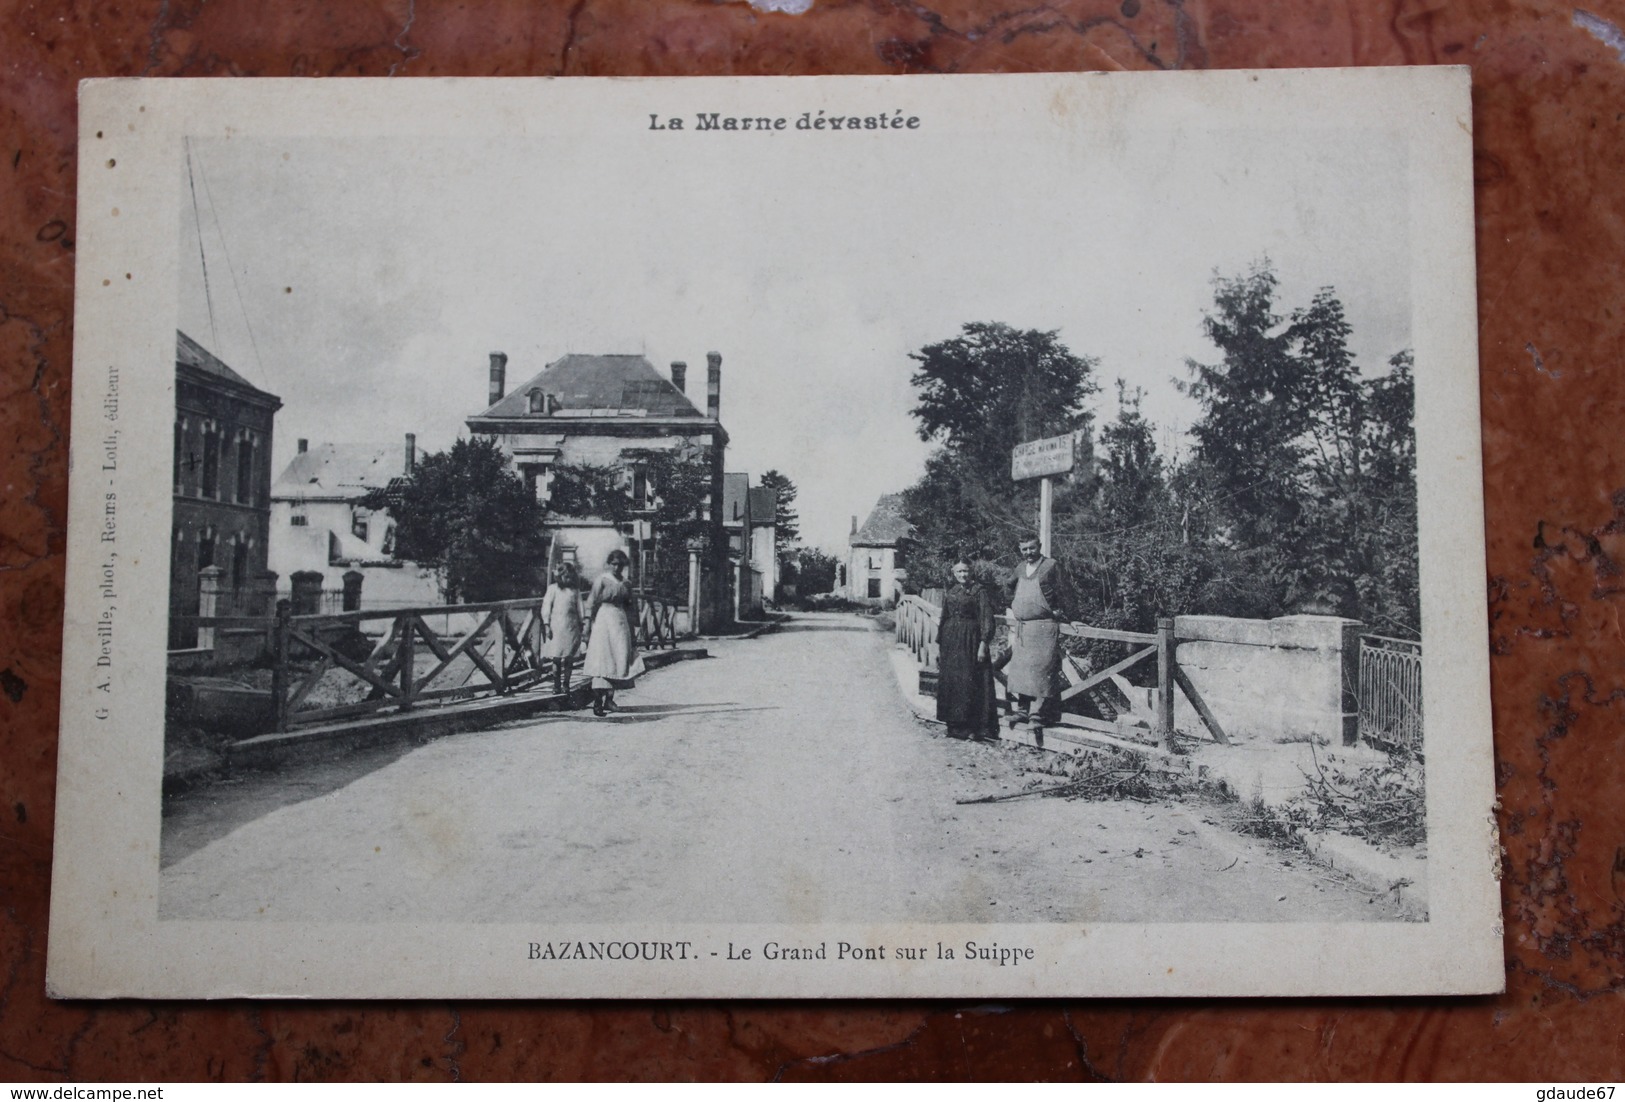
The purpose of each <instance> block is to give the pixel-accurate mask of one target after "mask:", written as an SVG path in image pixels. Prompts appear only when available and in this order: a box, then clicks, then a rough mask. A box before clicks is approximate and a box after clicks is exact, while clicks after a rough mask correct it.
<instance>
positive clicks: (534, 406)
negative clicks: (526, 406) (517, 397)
mask: <svg viewBox="0 0 1625 1102" xmlns="http://www.w3.org/2000/svg"><path fill="white" fill-rule="evenodd" d="M526 397H528V398H529V399H530V412H531V413H546V412H547V395H545V394H543V393H542V392H541V391H539V390H531V391H527V392H526Z"/></svg>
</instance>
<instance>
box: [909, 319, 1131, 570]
mask: <svg viewBox="0 0 1625 1102" xmlns="http://www.w3.org/2000/svg"><path fill="white" fill-rule="evenodd" d="M909 355H910V358H911V359H912V360H914V361H915V363H916V364H918V365H919V366H918V369H917V370H916V371H915V372H914V374H913V376H912V379H911V381H912V382H913V384H914V386H915V388H916V390H917V391H918V393H919V404H918V405H917V406H915V408H914V410H913V414H914V417H915V420H916V422H917V425H916V428H917V430H918V432H919V434H920V438H921V439H922V440H928V441H935V442H936V443H937V444H938V448H937V450H936V451H934V452H933V453H932V454H931V455H930V456H929V457H927V459H926V465H925V475H924V477H922V478H921V479H920V480H919V481H918V482H917V483H915V484H914V485H913V486H912V487H910V488H909V489H908V490H906V491H905V492H904V495H903V511H904V514H905V515H906V516H907V518H908V520H909V522H910V523H911V524H912V525H913V526H914V533H915V534H914V539H913V540H912V542H911V544H910V546H909V548H908V555H909V575H910V578H911V581H913V582H917V583H918V584H925V585H929V584H933V583H934V582H935V581H937V580H939V579H942V578H945V577H946V576H947V572H948V568H949V567H950V566H952V565H953V563H954V561H955V560H957V559H961V558H965V559H980V560H993V559H998V558H1001V557H1003V558H1009V559H1010V560H1011V561H1012V562H1013V561H1014V552H1015V540H1016V537H1017V536H1018V534H1019V533H1020V532H1021V531H1022V530H1023V529H1026V528H1030V527H1032V526H1033V524H1034V523H1035V519H1036V516H1037V493H1038V491H1037V488H1036V485H1035V484H1033V483H1020V484H1018V483H1013V482H1012V481H1011V480H1010V451H1011V449H1012V448H1014V447H1015V446H1016V445H1017V444H1020V443H1025V442H1026V441H1029V440H1036V439H1040V438H1042V437H1046V436H1059V435H1061V434H1063V433H1069V432H1074V431H1077V430H1080V429H1084V430H1086V429H1087V428H1088V427H1089V424H1090V420H1091V418H1090V415H1089V413H1088V412H1087V411H1086V410H1085V408H1084V406H1085V403H1086V402H1087V401H1088V400H1089V398H1090V397H1092V396H1093V395H1094V394H1095V393H1096V392H1098V390H1099V389H1100V388H1099V384H1097V383H1096V382H1095V379H1094V370H1095V366H1096V361H1095V360H1094V359H1092V358H1090V357H1087V356H1079V355H1076V354H1074V353H1073V352H1072V351H1071V350H1070V349H1068V348H1067V347H1066V345H1064V344H1062V343H1061V341H1060V339H1059V336H1058V335H1057V332H1056V331H1055V330H1048V331H1045V330H1037V329H1029V330H1024V331H1023V330H1017V329H1014V328H1012V327H1011V326H1008V325H1005V324H1002V323H999V322H970V323H967V324H966V325H964V326H963V327H962V328H961V331H960V334H959V335H958V336H956V337H953V338H950V339H948V340H945V341H941V342H938V343H936V344H930V345H926V346H925V347H924V348H922V349H921V350H920V351H918V352H913V353H910V354H909ZM1084 497H1087V492H1086V490H1085V488H1084V487H1082V486H1081V485H1078V484H1073V483H1070V482H1065V483H1063V484H1062V485H1061V486H1059V487H1058V489H1057V494H1056V510H1057V513H1058V514H1059V513H1060V512H1062V511H1064V510H1066V509H1069V508H1072V507H1074V506H1075V504H1076V503H1077V502H1078V501H1079V500H1081V499H1082V498H1084Z"/></svg>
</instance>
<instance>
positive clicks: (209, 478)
mask: <svg viewBox="0 0 1625 1102" xmlns="http://www.w3.org/2000/svg"><path fill="white" fill-rule="evenodd" d="M203 496H204V497H219V496H220V440H219V438H218V437H217V436H216V435H215V433H214V432H212V431H211V430H209V429H204V430H203Z"/></svg>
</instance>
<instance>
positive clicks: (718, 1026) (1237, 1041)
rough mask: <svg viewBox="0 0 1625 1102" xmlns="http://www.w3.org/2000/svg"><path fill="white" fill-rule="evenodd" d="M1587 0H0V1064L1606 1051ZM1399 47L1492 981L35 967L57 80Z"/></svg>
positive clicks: (881, 67)
mask: <svg viewBox="0 0 1625 1102" xmlns="http://www.w3.org/2000/svg"><path fill="white" fill-rule="evenodd" d="M1588 3H1590V4H1591V6H1590V7H1588V8H1586V9H1575V8H1570V7H1567V6H1558V5H1555V4H1551V3H1541V2H1522V0H1467V2H1460V3H1450V2H1447V0H1306V2H1304V3H1297V4H1291V5H1285V4H1277V3H1274V2H1272V0H1186V2H1183V3H1177V2H1171V0H1113V2H1109V3H1108V2H1103V0H1059V2H1042V3H1039V4H1036V5H1032V6H1027V7H1022V8H1020V9H1019V10H1006V9H1003V8H1001V7H999V6H998V5H996V4H993V3H989V2H985V0H943V2H936V3H930V2H928V3H910V2H901V0H896V2H893V0H814V2H813V5H812V8H811V10H809V11H807V12H805V13H804V14H800V15H790V14H784V13H779V12H766V11H758V10H756V9H754V8H752V7H750V6H749V5H747V4H744V3H738V2H725V3H710V2H701V0H685V2H671V3H660V4H653V3H648V2H646V0H575V2H573V3H553V4H543V3H530V2H521V0H483V2H481V0H474V2H468V3H457V4H453V3H449V2H437V0H416V2H414V0H380V2H372V3H366V2H359V3H351V4H342V5H326V4H315V3H309V2H295V3H289V4H283V5H277V6H276V7H275V8H274V9H272V8H269V7H267V6H263V5H260V4H251V3H246V2H244V0H213V2H210V3H207V4H205V3H203V2H202V0H162V2H160V0H131V2H129V3H125V4H119V5H108V4H103V3H99V2H96V0H62V2H38V3H35V2H29V0H0V26H3V27H5V28H6V31H5V34H4V38H3V41H4V46H3V47H0V50H3V54H4V64H3V65H0V90H3V94H0V135H3V138H4V144H3V146H0V154H3V162H0V171H5V168H4V167H3V166H4V165H5V164H9V177H10V178H9V180H8V181H7V186H6V187H5V188H3V189H0V220H3V232H0V472H3V474H0V486H3V490H0V737H3V739H4V752H3V754H0V823H3V826H0V839H3V844H0V1079H24V1080H33V1079H43V1080H59V1079H81V1080H94V1079H107V1078H114V1079H125V1080H134V1079H180V1080H193V1079H210V1078H219V1079H273V1080H274V1079H343V1078H366V1079H371V1078H375V1077H381V1078H390V1079H394V1078H400V1079H426V1080H437V1079H447V1078H458V1077H460V1078H462V1079H466V1080H477V1079H499V1078H514V1077H523V1078H536V1079H554V1080H561V1079H577V1078H632V1079H712V1078H721V1079H764V1078H773V1077H778V1078H782V1079H887V1078H909V1079H965V1078H970V1079H1003V1078H1042V1079H1093V1078H1109V1079H1142V1078H1152V1077H1154V1078H1157V1079H1186V1078H1194V1079H1207V1078H1226V1079H1274V1078H1310V1079H1336V1078H1439V1079H1456V1078H1467V1079H1478V1078H1491V1079H1505V1078H1516V1079H1530V1080H1533V1079H1540V1080H1550V1079H1556V1080H1559V1081H1562V1080H1574V1079H1582V1078H1583V1079H1592V1080H1596V1079H1604V1080H1606V1079H1614V1080H1618V1079H1621V1078H1625V1045H1622V1043H1621V1032H1622V1029H1625V1013H1622V1001H1621V995H1622V992H1625V800H1622V799H1621V794H1622V793H1625V737H1622V732H1625V723H1622V720H1625V636H1622V629H1621V614H1622V610H1625V575H1622V573H1621V569H1622V565H1625V444H1622V443H1621V440H1622V436H1621V425H1622V424H1625V417H1622V414H1625V408H1622V403H1625V362H1622V358H1625V357H1622V347H1625V346H1622V343H1621V341H1620V339H1619V329H1620V324H1621V320H1622V314H1625V295H1622V291H1625V282H1622V279H1621V270H1620V265H1621V258H1622V257H1625V165H1622V163H1621V162H1622V160H1625V141H1622V138H1625V122H1622V120H1625V31H1622V29H1621V28H1622V27H1625V6H1622V5H1621V4H1619V3H1618V0H1607V2H1602V0H1596V2H1593V0H1588ZM1397 63H1411V64H1431V63H1459V64H1464V65H1469V66H1471V67H1472V70H1473V94H1474V125H1475V138H1474V148H1475V164H1476V170H1477V171H1476V176H1477V180H1476V183H1477V188H1476V192H1477V202H1478V214H1477V218H1478V263H1479V307H1480V313H1481V320H1480V340H1481V344H1482V397H1483V416H1484V429H1485V452H1484V458H1485V468H1486V482H1487V486H1486V497H1485V500H1486V506H1487V511H1488V547H1489V570H1490V577H1489V578H1488V580H1487V584H1488V595H1489V602H1490V609H1491V615H1492V628H1491V631H1492V638H1491V639H1490V640H1488V645H1489V646H1490V647H1491V648H1492V653H1493V658H1492V673H1493V678H1494V694H1495V696H1494V699H1495V708H1496V720H1495V745H1496V754H1497V760H1498V762H1499V783H1500V792H1501V801H1502V812H1501V825H1502V829H1503V834H1504V842H1505V848H1506V856H1505V869H1506V877H1505V880H1504V882H1503V896H1504V903H1505V912H1506V959H1507V966H1508V991H1507V993H1506V994H1505V995H1504V996H1501V997H1498V998H1478V999H1433V1000H1417V999H1410V1000H1403V1001H1386V1000H1358V1001H1325V1002H1315V1001H1293V1002H1268V1001H1264V1002H1259V1001H1253V1002H1230V1003H1222V1002H1195V1001H1187V1002H1090V1003H1063V1002H1042V1003H1020V1004H1013V1005H1000V1006H970V1005H966V1006H958V1005H951V1004H939V1003H919V1002H914V1003H884V1002H882V1003H874V1002H868V1003H834V1004H773V1003H739V1004H729V1003H651V1004H595V1005H566V1004H525V1005H499V1004H477V1003H476V1004H456V1005H448V1004H444V1003H409V1004H385V1005H363V1004H291V1003H271V1004H243V1003H238V1004H224V1005H204V1004H148V1003H116V1004H110V1005H93V1004H84V1003H62V1002H51V1001H48V1000H46V999H45V997H44V995H43V985H44V948H45V938H46V897H47V889H48V884H49V873H50V857H51V829H52V827H51V824H52V817H53V794H54V784H55V731H56V714H57V701H58V689H59V682H58V671H57V661H58V649H59V645H60V635H61V629H60V616H61V598H62V566H63V560H62V550H63V518H64V510H65V502H66V489H67V460H66V447H65V445H66V434H67V425H68V400H69V395H68V372H69V366H70V344H71V340H72V276H73V265H74V173H75V167H76V166H75V160H76V157H75V150H74V83H75V81H77V80H79V79H80V78H83V77H91V76H131V75H139V74H151V75H184V76H230V75H264V76H281V75H290V74H305V75H317V76H347V75H385V74H394V75H398V76H408V77H410V76H430V75H485V74H495V75H525V74H599V75H602V74H679V73H703V74H755V73H761V74H777V73H822V72H831V73H912V72H994V71H1043V70H1076V69H1111V68H1158V67H1186V68H1231V67H1239V66H1269V67H1283V66H1324V65H1378V64H1397Z"/></svg>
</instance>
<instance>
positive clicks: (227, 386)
mask: <svg viewBox="0 0 1625 1102" xmlns="http://www.w3.org/2000/svg"><path fill="white" fill-rule="evenodd" d="M175 337H176V348H175V451H174V464H173V466H174V508H173V513H172V520H171V529H172V530H171V541H170V554H169V614H170V617H171V623H170V632H169V646H170V649H171V650H187V649H193V648H196V647H198V646H199V636H198V631H197V629H196V628H195V627H194V626H193V625H190V624H187V623H184V622H181V623H176V622H175V620H174V618H175V617H176V616H181V617H185V616H196V615H198V614H199V611H200V606H201V605H202V604H203V603H205V602H204V600H203V598H204V595H205V591H208V592H209V594H210V596H211V597H212V598H213V600H212V603H213V605H214V608H213V612H214V614H215V615H219V616H226V615H234V614H245V615H258V614H262V613H264V612H266V611H267V608H266V604H267V601H268V600H269V598H270V595H271V593H272V592H273V591H274V588H275V576H274V575H270V574H269V573H268V570H267V551H268V546H269V539H270V523H271V432H272V425H273V422H274V420H275V418H276V411H277V410H279V409H281V408H282V399H280V398H278V397H277V396H276V395H274V394H267V393H266V392H265V391H263V390H260V389H259V388H258V387H256V386H254V385H253V384H251V383H249V381H248V380H247V379H244V378H243V377H242V376H241V375H238V374H237V373H236V372H235V371H233V370H232V369H231V368H229V367H227V366H226V364H225V363H224V362H222V361H221V360H220V358H219V357H217V356H215V355H214V354H213V353H211V352H209V351H208V350H207V349H205V348H204V347H203V346H202V345H200V344H198V343H197V342H196V341H194V340H193V339H192V338H191V337H188V336H187V335H186V334H185V333H182V332H179V331H177V332H176V334H175ZM212 639H213V637H212V635H210V634H209V633H207V632H206V633H205V635H204V639H203V641H204V642H211V641H212Z"/></svg>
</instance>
